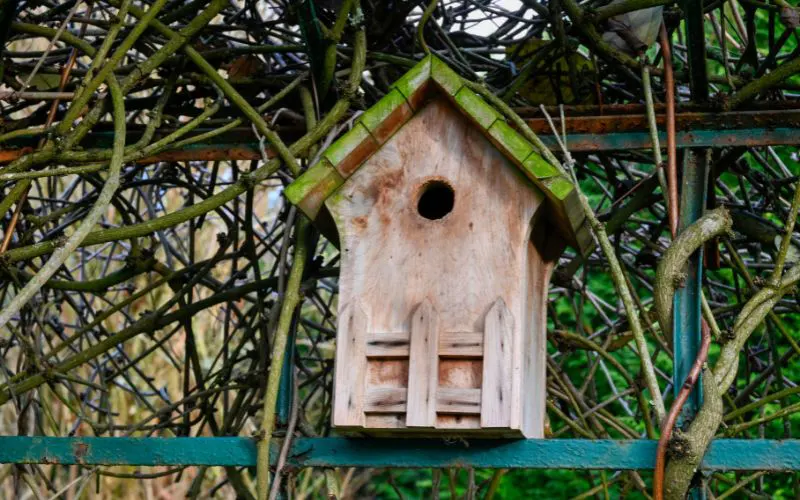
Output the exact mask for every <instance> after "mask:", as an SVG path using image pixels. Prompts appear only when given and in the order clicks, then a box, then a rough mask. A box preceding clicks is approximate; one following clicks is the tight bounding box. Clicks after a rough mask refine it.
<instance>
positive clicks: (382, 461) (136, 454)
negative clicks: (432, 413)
mask: <svg viewBox="0 0 800 500" xmlns="http://www.w3.org/2000/svg"><path fill="white" fill-rule="evenodd" d="M656 445H657V443H656V441H654V440H647V439H641V440H625V441H614V440H608V439H598V440H589V439H527V440H526V439H522V440H497V439H473V440H470V441H469V442H464V443H462V442H460V441H452V442H449V443H447V444H445V443H443V442H442V440H441V439H377V438H369V439H354V438H297V439H295V440H294V441H293V442H292V447H291V450H290V452H289V458H288V464H287V465H289V466H291V467H297V468H303V467H377V468H381V467H402V468H446V467H476V468H513V469H598V470H600V469H605V470H637V469H638V470H646V469H652V468H653V467H654V465H655V456H656ZM281 446H282V442H281V440H277V439H276V440H274V446H273V448H272V453H271V454H270V456H271V458H272V460H273V463H274V461H275V459H276V457H277V450H279V449H280V447H281ZM0 463H39V464H63V465H74V464H86V465H137V466H155V465H208V466H242V467H252V466H254V465H255V464H256V442H255V440H254V439H252V438H250V437H197V438H124V437H99V438H98V437H71V438H70V437H42V436H5V437H0ZM702 469H703V470H765V471H776V472H777V471H787V470H800V440H797V439H786V440H780V441H777V440H768V439H717V440H715V441H713V442H712V443H711V446H710V448H709V450H708V453H706V456H705V458H704V459H703V463H702Z"/></svg>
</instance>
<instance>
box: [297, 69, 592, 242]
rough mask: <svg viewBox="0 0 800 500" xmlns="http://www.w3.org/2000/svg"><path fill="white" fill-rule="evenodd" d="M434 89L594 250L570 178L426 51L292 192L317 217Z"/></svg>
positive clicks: (570, 237) (576, 238) (564, 226)
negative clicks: (325, 204) (540, 192)
mask: <svg viewBox="0 0 800 500" xmlns="http://www.w3.org/2000/svg"><path fill="white" fill-rule="evenodd" d="M431 92H437V93H440V94H442V95H443V96H445V97H446V98H447V99H448V100H449V101H450V102H451V104H453V105H454V107H455V108H456V109H458V110H459V111H460V112H461V113H462V114H464V115H465V116H466V117H467V118H468V119H469V120H470V121H471V122H472V123H473V124H474V125H475V126H476V127H477V128H479V129H480V130H481V131H482V132H483V133H484V135H485V136H486V137H487V138H488V139H489V140H490V141H491V142H492V143H493V144H494V146H495V147H496V148H497V149H498V150H499V151H500V152H502V153H503V155H504V156H506V157H507V158H508V159H509V160H510V161H511V162H512V163H514V164H515V165H516V166H517V167H518V168H519V169H520V170H521V171H522V172H523V173H524V174H525V176H526V177H527V178H528V179H530V180H531V181H532V182H533V183H534V185H536V187H537V188H538V189H539V190H541V191H542V192H543V193H544V195H545V197H546V198H547V200H548V202H549V205H550V209H551V212H552V216H553V217H554V218H555V222H556V228H557V229H559V230H560V231H561V233H562V235H563V236H564V237H565V238H566V240H567V241H568V242H569V243H570V245H571V246H573V247H575V248H576V249H577V250H578V251H579V252H580V253H581V254H584V255H585V254H586V253H588V251H589V250H590V249H591V248H592V247H593V245H594V242H593V240H592V238H591V234H590V232H589V228H588V225H587V222H586V219H585V214H584V212H583V208H582V207H581V204H580V200H579V199H578V192H577V189H576V186H575V185H574V184H573V182H572V181H571V180H570V178H569V177H568V176H567V175H566V174H565V173H564V172H563V171H562V170H561V168H560V167H559V166H555V165H552V164H551V163H549V162H548V161H547V160H545V159H544V158H543V157H542V156H541V155H540V154H539V153H538V152H537V151H536V148H535V147H534V146H533V144H531V143H530V141H528V140H527V139H525V138H524V137H523V136H522V134H520V133H519V132H517V131H516V130H515V129H514V128H513V127H511V125H509V124H508V122H507V121H506V119H505V117H504V116H503V115H502V114H501V113H500V112H498V111H497V110H496V109H495V108H494V107H493V106H491V105H490V104H489V103H487V102H486V101H485V100H484V99H483V98H482V97H481V96H480V95H478V94H477V93H476V92H475V91H473V90H472V89H470V88H469V87H468V86H467V85H466V84H465V81H464V79H463V78H461V77H460V76H459V75H458V74H457V73H456V72H455V71H453V70H452V69H451V68H450V67H449V66H448V65H447V64H446V63H445V62H444V61H442V60H441V59H440V58H438V57H436V56H435V55H433V54H429V55H427V56H425V57H424V58H423V59H422V60H421V61H420V62H419V63H417V64H416V65H415V66H414V67H412V68H411V69H410V70H409V71H408V72H406V73H405V74H404V75H403V76H402V77H400V79H399V80H397V81H396V82H395V83H394V84H392V86H391V87H390V89H389V92H388V93H387V94H386V95H385V96H384V97H383V98H381V99H380V100H379V101H378V102H377V103H376V104H375V105H374V106H372V107H370V108H369V109H368V110H366V111H365V112H364V113H363V114H362V115H361V116H359V117H358V119H357V120H356V121H355V123H354V124H353V127H352V128H351V129H350V130H349V131H348V132H347V133H345V134H344V135H342V136H341V137H340V138H339V139H337V140H336V141H335V142H334V143H333V144H331V145H330V146H329V147H328V148H327V149H326V150H325V151H324V152H323V153H322V157H321V158H320V160H319V161H318V162H317V163H315V164H314V165H313V166H311V167H310V168H309V169H308V170H307V171H306V172H305V173H303V174H302V175H301V176H300V177H298V178H297V179H296V180H295V181H294V182H293V183H292V184H290V185H289V186H288V187H287V188H286V190H285V191H284V192H285V194H286V197H287V198H288V199H289V201H290V202H292V203H293V204H295V205H297V207H298V208H300V210H302V211H303V212H304V213H305V214H306V215H307V216H308V217H309V218H311V219H315V218H316V217H317V214H318V213H319V211H320V209H321V208H322V206H323V204H324V202H325V200H326V199H327V198H328V197H329V196H330V195H331V194H333V192H334V191H336V190H337V189H338V188H339V187H340V186H341V185H342V184H344V182H345V180H346V179H347V178H349V177H350V176H351V175H352V174H353V173H354V172H355V171H356V170H358V168H359V167H361V165H362V164H363V163H364V162H365V161H366V160H367V159H368V158H369V157H370V156H371V155H372V153H374V152H375V151H377V150H378V149H379V148H380V147H381V146H382V145H383V144H385V143H386V142H387V141H388V140H389V139H390V138H391V137H392V136H393V135H394V133H395V132H397V131H398V130H400V129H401V128H402V127H403V126H404V125H405V124H406V123H407V122H408V121H409V120H410V119H411V118H412V117H413V116H414V115H415V114H416V113H417V112H418V111H420V110H421V109H422V108H423V107H424V106H425V104H426V103H427V101H428V97H429V96H430V93H431Z"/></svg>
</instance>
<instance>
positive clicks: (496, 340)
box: [481, 298, 514, 427]
mask: <svg viewBox="0 0 800 500" xmlns="http://www.w3.org/2000/svg"><path fill="white" fill-rule="evenodd" d="M513 328H514V318H513V317H512V315H511V311H509V310H508V307H507V306H506V303H505V301H504V300H503V299H502V298H498V299H497V300H496V301H495V303H494V305H493V306H492V308H491V309H489V312H488V313H487V314H486V320H485V322H484V332H483V387H482V388H481V427H508V426H509V425H510V423H511V376H512V374H511V366H512V365H511V364H512V359H511V355H512V352H511V349H512V345H513V344H512V342H513V340H512V334H513Z"/></svg>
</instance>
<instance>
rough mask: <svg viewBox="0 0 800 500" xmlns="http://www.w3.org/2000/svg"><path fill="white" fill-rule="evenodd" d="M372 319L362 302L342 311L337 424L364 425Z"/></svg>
mask: <svg viewBox="0 0 800 500" xmlns="http://www.w3.org/2000/svg"><path fill="white" fill-rule="evenodd" d="M368 325H369V320H368V318H367V313H366V312H365V311H364V309H363V308H362V306H361V305H360V304H359V303H358V302H355V303H353V304H349V305H346V306H345V307H344V308H343V309H342V310H341V311H340V313H339V328H338V333H337V339H338V341H337V343H336V361H335V366H334V370H335V374H334V376H335V378H336V383H337V389H336V391H335V393H334V400H333V425H335V426H342V427H360V426H363V425H364V390H365V379H366V375H367V356H366V352H365V351H366V347H365V343H364V340H365V338H366V335H367V328H368Z"/></svg>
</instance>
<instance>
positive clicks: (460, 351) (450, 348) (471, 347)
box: [439, 332, 483, 358]
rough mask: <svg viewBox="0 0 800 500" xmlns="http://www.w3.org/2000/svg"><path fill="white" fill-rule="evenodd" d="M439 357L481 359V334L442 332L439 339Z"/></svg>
mask: <svg viewBox="0 0 800 500" xmlns="http://www.w3.org/2000/svg"><path fill="white" fill-rule="evenodd" d="M439 356H442V357H448V358H481V357H483V332H443V333H442V334H441V336H440V337H439Z"/></svg>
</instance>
